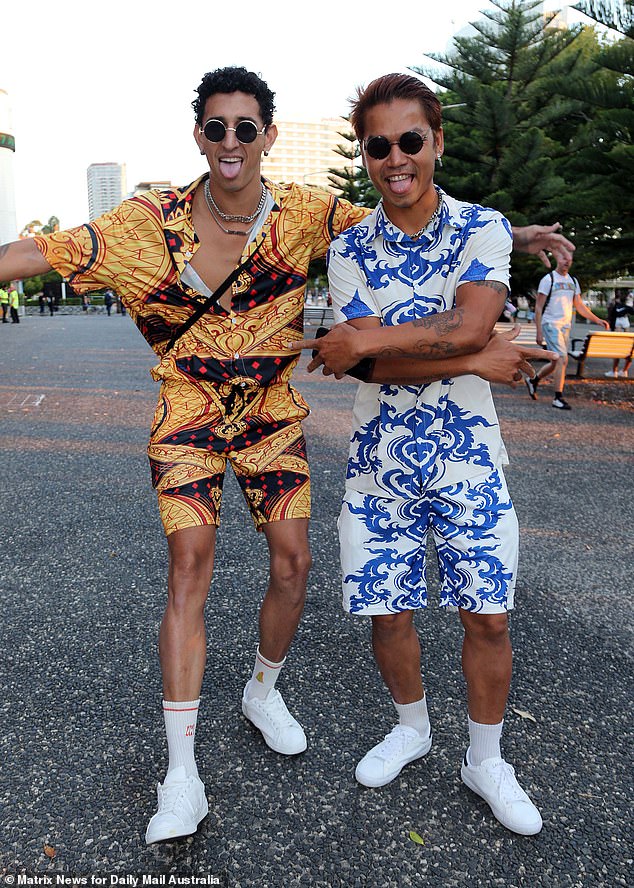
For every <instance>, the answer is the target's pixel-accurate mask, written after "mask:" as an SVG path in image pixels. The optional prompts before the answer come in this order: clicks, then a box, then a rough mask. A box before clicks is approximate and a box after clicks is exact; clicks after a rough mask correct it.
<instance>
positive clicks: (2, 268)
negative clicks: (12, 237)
mask: <svg viewBox="0 0 634 888" xmlns="http://www.w3.org/2000/svg"><path fill="white" fill-rule="evenodd" d="M52 270H53V269H52V267H51V266H50V265H49V264H48V262H47V261H46V259H45V258H44V256H42V254H41V253H40V251H39V250H38V248H37V247H36V246H35V244H34V242H33V241H32V240H31V238H25V239H24V240H20V241H13V242H12V243H9V244H2V246H0V281H16V280H21V279H22V278H28V277H33V275H36V274H46V273H47V272H49V271H52Z"/></svg>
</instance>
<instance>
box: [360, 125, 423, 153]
mask: <svg viewBox="0 0 634 888" xmlns="http://www.w3.org/2000/svg"><path fill="white" fill-rule="evenodd" d="M428 132H429V130H428ZM426 141H427V136H426V135H425V136H423V135H421V134H420V133H416V132H414V131H413V130H409V131H408V132H406V133H401V135H400V136H399V137H398V139H397V140H396V142H390V140H389V139H388V138H387V136H371V137H370V138H369V139H366V140H365V142H364V143H363V147H364V148H365V153H366V154H367V155H368V156H369V157H372V158H373V159H374V160H385V158H386V157H387V156H388V154H389V153H390V151H391V150H392V145H398V147H399V148H400V149H401V151H402V152H403V154H410V155H411V154H418V152H419V151H420V150H421V148H422V147H423V145H424V144H425V142H426Z"/></svg>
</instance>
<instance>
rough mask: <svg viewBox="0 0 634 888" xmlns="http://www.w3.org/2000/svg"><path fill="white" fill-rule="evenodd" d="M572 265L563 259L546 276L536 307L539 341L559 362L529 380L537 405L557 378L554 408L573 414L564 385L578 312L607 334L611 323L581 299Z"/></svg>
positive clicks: (538, 293) (543, 369)
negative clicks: (542, 390)
mask: <svg viewBox="0 0 634 888" xmlns="http://www.w3.org/2000/svg"><path fill="white" fill-rule="evenodd" d="M571 265H572V260H571V259H566V258H560V259H559V260H558V262H557V269H556V271H551V272H549V273H548V274H545V275H544V277H543V278H542V279H541V281H540V282H539V287H538V288H537V300H536V303H535V339H536V341H537V343H538V344H539V345H541V343H542V342H544V341H545V343H546V347H547V348H548V349H550V351H554V352H557V354H558V355H559V357H558V358H557V360H556V361H549V362H548V363H547V364H545V365H544V366H543V367H542V368H541V370H540V371H539V373H537V375H536V376H534V377H532V378H529V377H526V379H525V382H526V388H527V389H528V393H529V395H530V396H531V398H532V399H533V401H536V400H537V387H538V385H539V383H540V382H541V380H542V379H544V378H545V377H546V376H549V375H550V374H551V373H552V374H554V376H553V383H554V386H555V396H554V398H553V401H552V406H553V407H556V408H557V409H558V410H570V404H569V403H568V402H567V401H566V400H565V399H564V385H565V384H566V367H567V366H568V339H569V338H570V328H571V326H572V319H573V314H574V311H575V310H576V311H577V312H578V313H579V314H580V315H581V316H582V317H584V318H587V319H588V320H590V321H592V322H593V323H594V324H598V325H599V326H600V327H603V328H604V329H605V330H609V329H610V325H609V324H608V322H607V321H603V320H601V318H598V317H597V316H596V315H595V314H594V312H593V311H591V310H590V309H589V308H588V306H587V305H586V304H585V302H584V301H583V299H582V298H581V289H580V287H579V281H578V280H577V279H576V278H575V277H572V275H570V274H569V271H570V266H571Z"/></svg>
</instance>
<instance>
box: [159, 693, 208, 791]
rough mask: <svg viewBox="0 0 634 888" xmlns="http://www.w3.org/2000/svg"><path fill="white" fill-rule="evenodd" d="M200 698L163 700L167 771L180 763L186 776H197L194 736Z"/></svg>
mask: <svg viewBox="0 0 634 888" xmlns="http://www.w3.org/2000/svg"><path fill="white" fill-rule="evenodd" d="M199 704H200V700H189V701H187V702H186V701H180V700H179V701H178V702H170V701H168V700H163V717H164V718H165V731H166V733H167V749H168V751H169V765H168V767H167V770H168V773H169V771H172V770H174V768H178V767H179V766H180V765H182V766H183V767H184V768H185V771H186V772H187V776H188V777H189V776H190V774H195V775H196V776H198V768H197V767H196V762H195V760H194V737H195V736H196V721H197V718H198V706H199Z"/></svg>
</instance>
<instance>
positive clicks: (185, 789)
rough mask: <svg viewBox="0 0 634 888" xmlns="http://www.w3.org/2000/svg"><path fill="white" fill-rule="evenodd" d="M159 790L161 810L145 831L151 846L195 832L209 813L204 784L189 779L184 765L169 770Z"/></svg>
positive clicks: (146, 838)
mask: <svg viewBox="0 0 634 888" xmlns="http://www.w3.org/2000/svg"><path fill="white" fill-rule="evenodd" d="M156 791H157V793H158V811H157V812H156V814H154V816H153V817H152V818H151V820H150V822H149V823H148V827H147V830H146V832H145V841H146V843H147V844H148V845H150V844H152V842H162V841H164V840H165V839H177V838H179V836H188V835H190V834H191V833H195V832H196V830H197V829H198V824H199V823H200V821H201V820H203V818H205V817H206V816H207V814H208V813H209V805H208V804H207V797H206V795H205V785H204V783H203V782H202V780H200V778H199V777H196V776H195V775H194V774H190V776H189V777H188V776H187V772H186V771H185V768H184V767H183V766H182V765H181V766H180V767H178V768H174V769H173V770H171V771H169V772H168V774H167V776H166V778H165V780H164V781H163V783H162V784H161V783H159V784H158V786H157V788H156Z"/></svg>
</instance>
